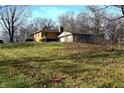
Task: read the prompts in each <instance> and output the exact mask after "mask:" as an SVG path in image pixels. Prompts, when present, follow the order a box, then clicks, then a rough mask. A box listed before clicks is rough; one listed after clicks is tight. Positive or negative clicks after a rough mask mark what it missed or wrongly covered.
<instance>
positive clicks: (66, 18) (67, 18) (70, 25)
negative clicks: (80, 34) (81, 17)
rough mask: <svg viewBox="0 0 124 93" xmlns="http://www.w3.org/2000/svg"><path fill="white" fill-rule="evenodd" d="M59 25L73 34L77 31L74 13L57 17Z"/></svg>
mask: <svg viewBox="0 0 124 93" xmlns="http://www.w3.org/2000/svg"><path fill="white" fill-rule="evenodd" d="M58 21H59V24H60V25H61V26H63V27H64V29H65V30H66V31H69V32H75V31H77V24H76V15H75V14H74V12H66V13H64V14H61V15H59V17H58Z"/></svg>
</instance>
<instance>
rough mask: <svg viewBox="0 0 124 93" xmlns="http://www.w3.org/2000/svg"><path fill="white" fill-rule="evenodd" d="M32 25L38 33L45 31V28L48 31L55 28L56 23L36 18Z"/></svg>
mask: <svg viewBox="0 0 124 93" xmlns="http://www.w3.org/2000/svg"><path fill="white" fill-rule="evenodd" d="M32 24H33V26H34V28H35V30H36V31H38V30H41V29H43V28H44V27H45V26H46V27H47V29H52V28H55V26H56V23H55V22H54V21H53V20H52V19H47V18H41V17H36V18H34V19H33V21H32Z"/></svg>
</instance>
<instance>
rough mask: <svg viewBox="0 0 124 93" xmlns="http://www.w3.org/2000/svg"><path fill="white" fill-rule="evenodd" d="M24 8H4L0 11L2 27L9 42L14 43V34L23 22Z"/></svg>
mask: <svg viewBox="0 0 124 93" xmlns="http://www.w3.org/2000/svg"><path fill="white" fill-rule="evenodd" d="M24 10H25V7H24V6H16V5H13V6H11V5H10V6H6V7H4V8H2V9H1V11H0V18H1V24H2V26H3V27H4V28H5V29H6V31H8V34H9V39H10V42H14V35H15V32H16V31H17V30H18V28H19V27H20V25H21V24H23V22H24V20H25V14H24Z"/></svg>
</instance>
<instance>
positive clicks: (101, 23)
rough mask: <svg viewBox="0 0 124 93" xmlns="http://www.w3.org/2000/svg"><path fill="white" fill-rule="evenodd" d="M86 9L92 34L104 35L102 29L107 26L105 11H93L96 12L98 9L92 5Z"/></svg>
mask: <svg viewBox="0 0 124 93" xmlns="http://www.w3.org/2000/svg"><path fill="white" fill-rule="evenodd" d="M87 9H88V10H89V12H90V14H91V15H90V19H91V22H92V31H93V33H94V34H96V35H97V36H99V35H102V36H103V35H104V28H105V26H106V24H107V19H106V18H107V14H106V12H105V11H103V10H102V11H95V10H98V9H99V7H98V6H95V5H92V6H87Z"/></svg>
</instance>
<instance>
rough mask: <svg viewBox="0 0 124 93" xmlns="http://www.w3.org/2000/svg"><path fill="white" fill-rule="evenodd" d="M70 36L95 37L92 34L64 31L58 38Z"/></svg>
mask: <svg viewBox="0 0 124 93" xmlns="http://www.w3.org/2000/svg"><path fill="white" fill-rule="evenodd" d="M69 35H93V34H91V33H82V32H66V31H64V32H62V33H61V34H60V35H59V36H58V38H60V37H65V36H69Z"/></svg>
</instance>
